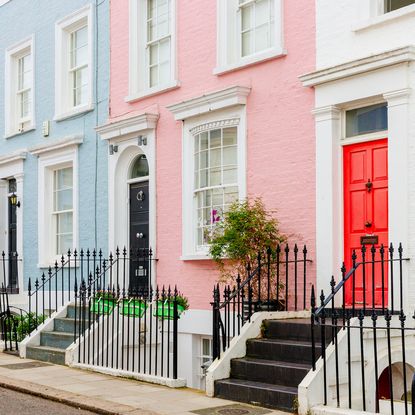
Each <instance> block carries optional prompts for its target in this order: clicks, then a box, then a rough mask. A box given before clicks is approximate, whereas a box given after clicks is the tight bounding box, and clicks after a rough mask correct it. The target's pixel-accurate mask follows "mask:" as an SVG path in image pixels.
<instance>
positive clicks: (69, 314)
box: [66, 304, 88, 319]
mask: <svg viewBox="0 0 415 415" xmlns="http://www.w3.org/2000/svg"><path fill="white" fill-rule="evenodd" d="M80 312H82V308H81V307H79V304H78V305H77V307H76V319H79V313H80ZM66 317H67V318H75V306H74V305H73V304H70V305H68V307H66ZM85 317H86V318H88V308H85Z"/></svg>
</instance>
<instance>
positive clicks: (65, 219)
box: [57, 212, 72, 234]
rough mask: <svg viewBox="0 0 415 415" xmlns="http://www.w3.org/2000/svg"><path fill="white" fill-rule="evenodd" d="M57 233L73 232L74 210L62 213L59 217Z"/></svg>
mask: <svg viewBox="0 0 415 415" xmlns="http://www.w3.org/2000/svg"><path fill="white" fill-rule="evenodd" d="M57 221H58V223H57V233H58V234H71V233H72V212H67V213H60V214H59V215H58V218H57Z"/></svg>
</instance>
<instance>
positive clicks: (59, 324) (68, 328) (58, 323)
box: [53, 317, 75, 333]
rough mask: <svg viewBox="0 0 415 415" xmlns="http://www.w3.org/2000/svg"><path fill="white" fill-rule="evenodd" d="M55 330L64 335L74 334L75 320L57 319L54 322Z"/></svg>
mask: <svg viewBox="0 0 415 415" xmlns="http://www.w3.org/2000/svg"><path fill="white" fill-rule="evenodd" d="M53 324H54V325H53V330H54V331H59V332H62V333H73V330H74V325H75V319H73V318H67V317H57V318H55V319H54V320H53Z"/></svg>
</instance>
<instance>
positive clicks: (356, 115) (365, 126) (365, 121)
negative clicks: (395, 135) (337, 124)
mask: <svg viewBox="0 0 415 415" xmlns="http://www.w3.org/2000/svg"><path fill="white" fill-rule="evenodd" d="M387 129H388V109H387V104H386V103H384V104H378V105H371V106H370V107H365V108H358V109H354V110H351V111H347V112H346V137H353V136H355V135H360V134H367V133H373V132H376V131H383V130H387Z"/></svg>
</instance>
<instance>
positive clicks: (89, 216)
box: [0, 0, 109, 289]
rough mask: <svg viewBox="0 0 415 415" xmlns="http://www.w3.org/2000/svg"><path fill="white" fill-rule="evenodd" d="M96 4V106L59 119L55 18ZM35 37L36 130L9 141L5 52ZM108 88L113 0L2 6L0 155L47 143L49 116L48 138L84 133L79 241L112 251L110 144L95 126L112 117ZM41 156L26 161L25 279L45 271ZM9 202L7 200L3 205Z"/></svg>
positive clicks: (42, 0)
mask: <svg viewBox="0 0 415 415" xmlns="http://www.w3.org/2000/svg"><path fill="white" fill-rule="evenodd" d="M88 4H92V5H93V6H94V7H93V15H94V37H95V39H94V48H95V50H94V57H95V58H94V60H95V62H94V71H93V72H94V81H93V88H94V95H93V96H94V98H93V100H94V110H93V111H91V112H88V113H85V114H82V115H79V116H77V117H74V118H71V119H67V120H64V121H59V122H55V121H53V117H54V114H55V95H54V94H55V73H54V72H55V22H56V21H58V20H60V19H62V18H64V17H66V16H68V15H70V14H71V13H73V12H76V11H77V10H79V9H81V8H82V7H84V6H86V5H88ZM31 35H34V40H35V62H34V65H33V66H34V76H35V83H34V85H35V90H34V93H35V109H34V111H35V121H36V129H35V130H34V131H28V132H26V133H23V134H20V135H18V136H15V137H13V138H9V139H5V138H4V133H5V126H4V100H5V97H4V76H5V50H6V49H7V48H8V47H10V46H12V45H13V44H16V43H18V42H19V41H21V40H23V39H25V38H28V37H29V36H31ZM108 88H109V0H89V1H87V0H38V1H34V0H11V1H10V2H8V3H6V4H5V5H3V6H1V7H0V157H2V156H4V155H7V154H10V153H12V152H15V151H18V150H23V149H30V148H31V147H33V146H35V145H39V144H41V143H44V140H45V139H44V138H43V136H42V122H43V121H46V120H50V121H51V123H50V136H49V137H48V141H51V142H53V140H59V139H63V138H65V137H68V136H72V135H83V136H84V141H83V144H82V145H80V146H79V197H78V198H79V223H78V227H79V245H80V247H89V248H93V247H95V246H97V247H99V248H103V249H104V250H106V249H107V244H108V242H107V241H108V229H107V227H108V225H107V224H108V203H107V199H108V197H107V189H108V184H107V176H108V173H107V171H108V170H107V159H108V156H107V153H108V149H107V143H105V142H102V140H101V139H100V138H99V137H98V136H97V135H96V133H95V130H94V129H95V127H96V126H97V125H102V124H103V123H104V122H105V121H106V119H107V116H108ZM37 163H38V159H37V157H35V156H33V155H31V154H27V159H26V160H25V162H24V204H23V206H22V207H21V209H23V222H24V237H23V240H24V242H23V245H24V246H23V253H19V254H21V255H23V258H24V280H25V289H27V280H28V278H29V277H32V278H33V277H34V278H36V277H38V276H39V275H40V272H39V269H38V267H37V264H38V216H39V212H38V195H37V189H38V183H37V181H38V170H37ZM2 206H5V204H2Z"/></svg>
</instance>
